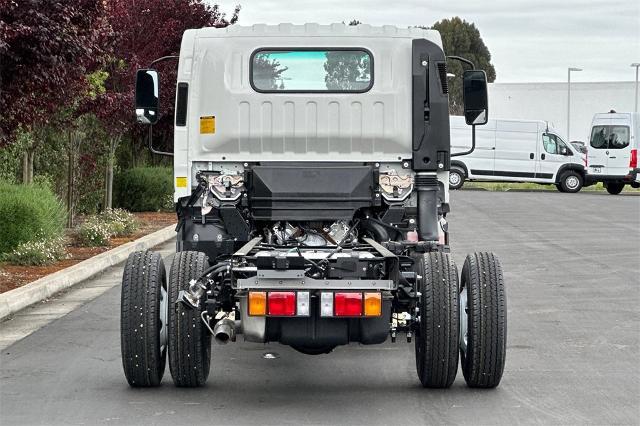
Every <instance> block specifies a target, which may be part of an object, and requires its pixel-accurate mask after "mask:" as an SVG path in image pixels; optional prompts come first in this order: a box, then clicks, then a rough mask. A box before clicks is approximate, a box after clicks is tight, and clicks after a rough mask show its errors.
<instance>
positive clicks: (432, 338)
mask: <svg viewBox="0 0 640 426" xmlns="http://www.w3.org/2000/svg"><path fill="white" fill-rule="evenodd" d="M416 272H417V273H418V275H420V276H421V277H422V278H421V279H420V278H419V279H418V291H419V292H420V296H419V298H418V309H419V311H418V314H417V316H418V320H419V327H418V330H416V338H415V352H416V370H417V373H418V378H419V379H420V382H421V383H422V386H423V387H425V388H448V387H449V386H451V384H452V383H453V381H454V380H455V378H456V374H457V372H458V340H459V332H460V325H459V318H460V316H459V303H458V268H456V265H455V263H453V259H452V258H451V256H450V255H449V253H441V252H437V253H427V254H424V255H421V256H420V257H417V258H416Z"/></svg>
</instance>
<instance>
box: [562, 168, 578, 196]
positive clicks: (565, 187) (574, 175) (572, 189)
mask: <svg viewBox="0 0 640 426" xmlns="http://www.w3.org/2000/svg"><path fill="white" fill-rule="evenodd" d="M568 180H569V181H570V182H577V184H575V185H570V184H567V181H568ZM558 183H559V185H560V187H561V188H562V191H561V192H568V193H570V194H574V193H576V192H579V191H580V190H581V189H582V185H584V177H583V176H582V175H581V174H580V173H578V172H576V171H574V170H567V171H566V172H564V173H563V174H562V175H561V176H560V182H558Z"/></svg>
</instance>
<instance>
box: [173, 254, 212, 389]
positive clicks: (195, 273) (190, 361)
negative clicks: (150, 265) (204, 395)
mask: <svg viewBox="0 0 640 426" xmlns="http://www.w3.org/2000/svg"><path fill="white" fill-rule="evenodd" d="M208 266H209V261H208V259H207V256H206V255H205V254H204V253H201V252H195V251H181V252H179V253H176V254H175V257H174V258H173V263H172V264H171V271H170V272H169V300H170V301H171V303H170V306H169V369H170V370H171V377H172V378H173V383H174V384H175V385H176V386H179V387H196V386H202V385H204V384H205V382H206V381H207V378H208V377H209V368H210V363H211V334H209V331H208V330H207V328H206V326H205V325H204V324H203V323H202V319H201V318H200V314H201V312H202V310H200V309H190V308H188V307H186V306H184V305H183V304H182V303H175V301H176V300H177V298H178V293H179V292H180V290H187V289H188V287H189V282H190V281H191V280H192V279H196V278H199V277H200V276H201V275H202V273H203V272H204V270H205V269H206V268H207V267H208Z"/></svg>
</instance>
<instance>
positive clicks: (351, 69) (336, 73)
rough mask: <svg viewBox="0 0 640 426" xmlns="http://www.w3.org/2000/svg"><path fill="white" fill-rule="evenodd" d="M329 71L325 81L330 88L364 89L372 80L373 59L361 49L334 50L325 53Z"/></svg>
mask: <svg viewBox="0 0 640 426" xmlns="http://www.w3.org/2000/svg"><path fill="white" fill-rule="evenodd" d="M325 56H326V57H327V61H326V62H325V63H324V70H325V72H326V73H327V74H326V75H325V77H324V82H325V84H326V86H327V89H329V90H362V89H365V88H366V87H367V86H369V82H370V81H371V60H370V59H369V55H368V54H366V53H364V52H361V51H349V50H332V51H328V52H326V53H325Z"/></svg>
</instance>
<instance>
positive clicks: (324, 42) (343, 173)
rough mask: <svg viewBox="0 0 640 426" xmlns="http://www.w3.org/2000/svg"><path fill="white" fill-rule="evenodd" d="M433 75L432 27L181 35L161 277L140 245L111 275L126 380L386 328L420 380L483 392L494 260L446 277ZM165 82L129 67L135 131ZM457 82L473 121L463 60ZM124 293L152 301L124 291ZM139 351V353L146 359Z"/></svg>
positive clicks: (499, 316) (186, 372) (475, 113)
mask: <svg viewBox="0 0 640 426" xmlns="http://www.w3.org/2000/svg"><path fill="white" fill-rule="evenodd" d="M467 62H468V61H467ZM471 65H472V64H471ZM446 67H447V58H446V57H445V55H444V52H443V50H442V43H441V40H440V36H439V34H438V33H437V32H435V31H431V30H422V29H417V28H411V29H401V28H395V27H391V26H385V27H371V26H368V25H358V26H346V25H344V24H333V25H318V24H307V25H291V24H281V25H277V26H271V25H254V26H251V27H241V26H237V25H234V26H230V27H227V28H224V29H218V28H203V29H198V30H189V31H187V32H186V33H185V34H184V37H183V41H182V46H181V50H180V55H179V62H178V79H177V82H175V84H177V89H176V93H177V98H176V101H175V102H176V117H175V143H174V154H173V155H174V178H175V198H174V200H175V203H176V213H177V217H178V225H177V228H176V230H177V237H176V238H177V243H176V251H177V253H176V256H175V258H174V260H173V263H172V265H171V268H170V272H169V276H168V278H166V277H165V278H163V274H162V273H161V272H157V273H155V274H153V273H152V274H151V276H152V278H150V277H149V274H150V272H153V271H160V270H163V268H164V266H162V259H161V258H159V256H158V255H157V254H154V253H152V252H144V253H143V252H140V253H136V254H134V255H132V257H131V258H130V259H129V261H128V263H127V266H126V267H125V274H124V278H123V290H122V294H123V296H122V297H123V299H122V300H123V305H122V312H123V313H122V318H123V320H122V321H123V326H122V330H123V340H122V342H123V344H122V356H123V365H124V369H125V375H126V377H127V380H128V381H129V383H130V384H131V385H132V386H153V385H156V384H158V383H159V382H160V380H161V379H162V373H163V371H164V364H162V363H161V361H162V362H164V361H163V360H164V359H165V356H166V355H165V353H168V359H169V365H170V369H171V375H172V377H173V380H174V383H176V384H177V385H178V386H201V385H202V384H204V383H205V382H206V380H207V376H208V374H209V367H210V362H211V341H212V340H213V341H215V342H216V343H218V344H227V343H228V342H235V341H237V340H238V339H239V338H241V339H242V340H244V341H246V342H253V343H260V344H265V343H269V342H278V343H281V344H284V345H289V346H291V347H293V348H294V349H296V350H298V351H300V352H303V353H305V354H310V355H317V354H325V353H330V352H331V351H332V350H333V349H334V348H335V347H336V346H339V345H347V344H350V343H359V344H363V345H371V344H381V343H384V342H385V341H387V340H388V339H391V340H392V341H394V342H395V341H396V339H397V338H398V337H399V336H403V337H404V338H405V339H406V341H407V342H411V341H413V342H414V345H415V350H416V366H417V373H418V377H419V380H420V382H421V383H422V385H423V386H425V387H448V386H450V385H451V384H452V383H453V380H454V379H455V376H456V373H457V369H458V361H459V358H460V359H461V362H462V364H463V372H464V374H465V379H466V380H467V383H468V384H469V385H470V386H475V387H494V386H497V384H498V383H499V381H500V378H501V376H502V371H503V366H504V357H505V348H506V346H505V344H506V307H505V306H506V305H505V303H506V300H505V297H506V296H505V286H504V283H503V278H502V270H501V266H500V263H499V260H498V259H497V257H496V256H495V255H494V254H492V253H486V252H479V253H473V254H470V255H469V256H468V257H467V260H466V262H465V266H464V267H463V271H462V275H461V276H459V275H458V269H457V267H456V265H455V263H454V262H453V259H452V258H451V255H450V253H449V251H450V250H449V233H448V223H447V214H448V213H449V211H450V210H451V207H450V200H449V192H448V185H447V183H448V173H449V169H450V164H451V153H450V138H449V114H448V84H447V72H446V70H447V68H446ZM471 68H473V67H471ZM161 80H162V76H161V75H159V74H158V72H157V71H156V70H154V69H152V68H151V67H150V68H148V69H143V70H139V71H138V74H137V77H136V113H137V115H138V118H139V121H140V122H144V123H149V124H153V122H155V121H157V117H158V116H159V114H161V111H160V110H159V100H158V93H159V90H158V85H159V84H160V83H159V82H160V81H161ZM463 80H464V81H463V83H464V93H465V116H466V122H467V123H469V124H470V125H473V126H475V125H482V124H484V123H486V120H487V92H486V76H485V74H484V72H483V71H481V70H475V69H470V70H468V71H466V72H465V73H464V76H463ZM168 84H171V83H168ZM141 268H142V269H141ZM140 271H143V272H140ZM145 273H146V275H145ZM140 287H143V288H147V289H148V291H147V292H146V293H144V292H143V293H144V294H152V295H154V297H152V298H150V299H149V298H148V297H147V298H146V299H140V300H138V299H135V298H136V297H138V296H139V294H140V293H139V290H136V289H139V288H140ZM137 291H138V292H137ZM132 298H133V299H135V300H136V302H135V303H133V304H132V303H131V300H132ZM125 302H126V303H125ZM479 303H482V306H481V305H480V304H479ZM145 304H146V305H149V309H147V310H144V309H143V311H142V314H143V315H142V316H143V317H145V319H146V320H147V325H146V326H145V330H146V332H147V333H150V334H149V336H151V337H150V339H151V338H153V339H151V340H150V342H149V344H148V345H141V344H140V342H139V341H138V340H135V339H130V334H131V333H130V329H131V328H132V327H136V324H138V323H139V321H140V314H141V312H140V309H142V308H141V306H145ZM151 305H152V306H151ZM132 306H135V307H132ZM145 315H147V316H145ZM150 330H151V331H150ZM153 330H157V335H158V336H159V337H158V338H156V335H155V334H154V332H153ZM487 333H491V335H490V336H488V335H487ZM144 351H151V352H152V353H153V355H154V356H153V357H148V356H147V355H148V353H147V352H144ZM143 352H144V353H143ZM485 353H490V354H491V356H489V357H486V356H484V355H482V354H485ZM459 354H460V356H459ZM142 355H145V356H146V357H145V358H144V359H145V360H151V361H148V362H147V363H146V364H144V365H142V364H141V363H140V362H139V359H140V358H142ZM154 360H157V362H156V361H154ZM150 371H151V372H152V373H149V372H150Z"/></svg>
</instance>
